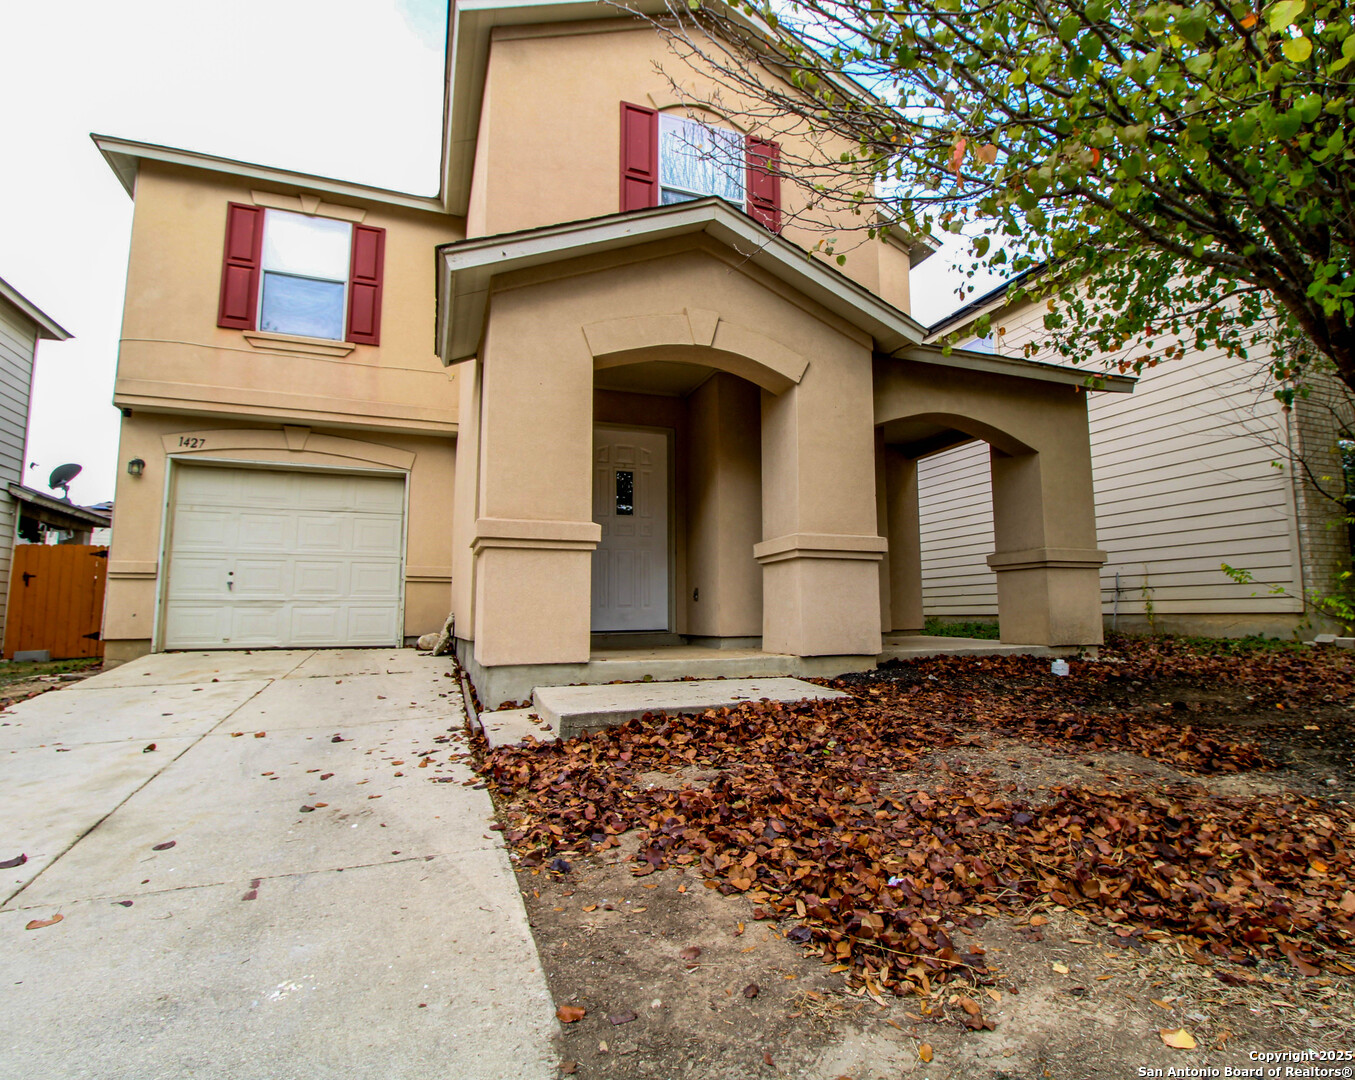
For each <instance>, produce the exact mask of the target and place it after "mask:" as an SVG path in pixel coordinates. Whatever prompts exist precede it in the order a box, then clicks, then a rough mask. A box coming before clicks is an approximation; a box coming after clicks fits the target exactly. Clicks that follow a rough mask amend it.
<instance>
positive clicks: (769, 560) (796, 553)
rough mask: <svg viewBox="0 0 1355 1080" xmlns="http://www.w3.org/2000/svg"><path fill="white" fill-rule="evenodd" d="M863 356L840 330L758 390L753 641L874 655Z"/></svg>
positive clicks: (876, 608) (870, 474)
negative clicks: (758, 602) (757, 637)
mask: <svg viewBox="0 0 1355 1080" xmlns="http://www.w3.org/2000/svg"><path fill="white" fill-rule="evenodd" d="M871 380H872V375H871V357H870V352H869V348H868V347H867V346H864V345H860V344H857V343H855V342H852V341H849V340H847V339H846V338H844V339H843V340H842V343H841V348H840V349H838V350H833V351H829V350H824V351H823V352H822V353H819V354H816V355H815V356H814V357H813V359H812V360H811V361H810V363H809V367H808V368H807V369H806V371H805V373H804V377H803V378H802V380H801V381H800V382H799V383H798V384H796V385H794V386H792V387H791V388H790V389H788V390H786V391H785V392H784V393H781V394H772V393H771V392H769V391H765V390H764V391H763V393H762V523H763V525H762V528H763V532H762V535H763V538H764V539H763V541H762V543H760V544H758V545H756V546H755V547H754V548H753V554H754V556H755V557H756V558H757V561H758V562H759V563H761V564H762V575H763V576H762V597H763V599H762V613H763V614H762V647H763V648H764V649H766V650H767V651H768V652H780V653H790V654H792V655H796V656H875V655H878V653H879V652H880V648H881V641H880V573H879V567H878V565H877V564H878V563H879V561H880V559H881V558H882V556H883V555H884V551H885V541H884V539H883V538H882V537H881V536H880V535H879V533H878V531H877V527H876V506H875V497H876V493H875V442H874V430H875V421H874V406H873V401H872V381H871Z"/></svg>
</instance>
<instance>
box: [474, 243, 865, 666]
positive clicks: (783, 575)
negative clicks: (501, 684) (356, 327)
mask: <svg viewBox="0 0 1355 1080" xmlns="http://www.w3.org/2000/svg"><path fill="white" fill-rule="evenodd" d="M462 370H463V372H464V374H463V376H462V408H461V428H460V431H459V434H458V461H459V462H461V463H462V467H461V469H460V470H459V472H458V484H457V491H456V500H457V502H456V511H455V516H454V522H453V525H454V529H456V530H458V531H460V530H462V529H463V528H464V529H465V530H466V532H465V539H464V542H462V541H460V540H454V547H456V548H457V550H458V551H463V552H465V555H463V557H462V563H461V565H460V570H459V572H458V570H457V569H456V568H454V579H455V581H459V584H454V589H455V591H456V597H457V599H456V603H457V608H456V610H457V635H458V637H459V638H461V639H462V640H463V642H465V643H467V644H470V643H471V642H473V645H472V648H473V656H474V661H475V663H476V664H477V665H478V666H479V667H481V668H484V669H488V668H499V669H508V668H515V669H519V673H520V674H522V676H523V678H526V677H527V676H526V673H525V671H522V669H525V668H527V667H532V668H535V667H539V666H542V665H553V666H558V667H557V670H556V671H555V672H553V673H548V672H545V671H541V672H539V673H535V672H534V673H533V674H532V678H535V679H536V680H537V681H538V682H540V681H541V680H542V679H552V678H553V679H554V680H555V681H561V680H564V681H568V676H569V674H570V672H569V671H568V670H566V669H567V667H568V666H570V665H581V664H585V663H587V662H588V661H589V659H590V655H591V652H592V648H593V647H594V645H595V632H600V633H625V632H631V631H643V632H649V633H657V634H668V635H672V636H675V637H681V638H685V639H687V640H688V641H691V642H693V643H696V644H703V645H724V644H734V645H739V646H749V645H759V644H760V647H761V649H762V651H764V652H766V653H776V654H788V655H792V656H798V657H842V658H844V662H843V664H842V665H841V667H842V669H844V670H845V669H847V668H849V667H852V666H854V665H855V663H856V662H857V661H863V662H864V659H865V658H869V659H871V660H873V658H874V656H875V655H877V654H878V652H879V650H880V640H881V639H880V619H879V616H880V609H879V604H878V594H879V585H878V563H879V561H880V559H881V558H882V556H883V551H884V546H885V545H884V540H883V539H882V538H881V537H880V535H879V533H878V531H877V528H876V516H875V483H874V439H873V434H872V423H871V418H872V399H871V376H872V372H871V340H870V338H869V336H868V335H866V334H864V333H862V332H860V331H858V330H856V329H854V328H853V327H851V326H850V325H849V324H847V323H846V322H844V321H843V320H841V319H838V318H836V317H834V316H832V315H831V314H829V313H827V312H826V311H823V310H821V309H818V308H817V307H816V305H815V304H814V303H813V302H811V301H809V300H807V299H806V298H804V297H803V296H797V295H796V294H794V293H793V292H792V291H791V290H788V289H787V288H786V287H785V285H784V284H782V283H779V282H775V281H772V280H771V279H770V277H767V276H764V275H762V274H761V272H760V271H758V270H757V268H756V267H753V266H750V265H749V264H748V262H747V260H746V259H745V258H741V257H740V256H739V254H738V253H737V252H733V251H731V250H730V249H729V248H727V247H725V246H723V245H718V244H714V243H712V242H711V241H710V240H709V239H707V238H704V237H695V238H692V239H691V240H684V241H683V242H682V243H681V244H667V245H665V246H663V247H656V248H655V249H651V250H650V251H648V252H645V253H644V257H640V258H637V257H636V255H635V254H632V253H627V254H626V256H625V258H624V259H623V258H620V257H617V256H609V257H608V258H606V259H600V260H594V261H589V262H587V263H582V262H581V263H576V264H574V265H571V266H568V267H566V266H558V267H551V268H550V272H549V273H546V272H543V271H531V272H530V273H525V274H523V275H522V276H521V277H520V278H516V279H511V280H509V281H508V282H507V283H506V284H505V285H503V286H502V287H496V289H495V290H494V291H493V292H492V293H491V295H490V296H489V297H488V317H487V319H486V324H485V332H484V339H483V342H482V344H481V348H480V355H479V357H478V358H477V359H476V360H474V361H473V362H471V363H468V364H465V365H463V368H462ZM632 436H634V437H632ZM639 436H646V438H645V439H641V438H639ZM642 442H643V443H644V444H645V445H647V446H648V447H649V448H650V449H649V450H648V451H646V453H648V454H649V457H648V461H649V466H648V467H649V468H650V473H649V481H655V480H658V479H662V480H664V481H665V482H666V491H665V492H664V493H663V495H662V496H657V495H654V493H653V492H650V493H649V494H650V495H651V496H652V497H651V498H650V499H649V503H648V505H649V507H650V509H651V511H656V510H659V509H662V510H666V511H667V513H666V515H662V516H664V517H665V520H664V521H663V522H662V524H659V523H658V520H657V519H658V516H659V515H656V514H651V515H650V518H649V520H650V522H651V524H653V525H654V526H655V527H656V528H662V529H665V530H666V531H667V542H666V547H664V548H663V549H662V550H661V549H660V548H659V547H657V546H654V545H651V546H649V547H648V549H647V554H646V552H641V553H640V555H641V557H647V558H649V560H650V564H651V568H652V567H653V566H654V563H655V560H658V561H660V562H661V563H662V565H663V567H664V570H665V572H666V575H667V576H666V578H660V577H654V576H650V577H644V576H638V577H637V576H636V575H635V574H634V572H633V567H634V564H635V555H636V553H635V552H634V551H630V552H622V553H621V554H620V555H619V556H618V555H616V552H615V551H609V547H608V545H607V544H606V542H605V539H606V538H605V537H604V528H606V529H608V530H614V529H618V528H620V527H622V526H625V527H627V528H629V529H630V532H631V535H630V537H628V541H627V542H630V541H632V540H634V539H635V538H636V535H635V534H636V533H637V532H638V531H639V530H638V529H636V528H633V527H634V526H638V524H639V522H637V521H636V519H637V518H638V517H640V516H641V515H640V514H639V513H638V512H637V511H639V510H640V509H641V502H642V500H641V498H640V496H641V495H643V494H645V493H644V492H642V490H641V488H640V486H639V485H640V484H641V483H642V482H644V481H643V478H642V476H641V475H640V473H641V471H642V470H640V469H639V468H637V467H631V466H633V465H637V464H638V463H639V457H638V456H637V455H639V454H640V453H641V450H640V445H641V443H642ZM659 448H662V449H664V450H666V451H667V455H666V456H667V458H668V460H667V461H665V462H664V463H663V464H662V465H661V466H659V465H655V462H654V456H653V455H654V454H655V453H656V452H657V451H658V450H659ZM471 454H473V455H474V457H473V458H469V457H468V456H469V455H471ZM618 454H620V455H622V456H625V461H620V460H619V458H618ZM468 460H474V461H475V462H476V468H475V471H474V473H473V474H472V473H470V472H469V471H468V470H466V469H465V463H467V461H468ZM656 470H657V471H656ZM463 478H465V479H463ZM467 481H470V482H469V483H468V482H467ZM467 522H469V523H470V526H469V527H466V525H465V523H467ZM651 539H653V537H651ZM600 552H601V554H599V553H600ZM607 558H611V559H612V564H611V568H612V570H613V571H615V572H614V573H612V576H611V577H610V578H608V579H605V580H604V578H603V577H602V574H603V571H604V569H606V564H605V562H604V560H605V559H607ZM627 560H629V565H630V567H631V569H629V570H628V569H627V568H626V566H624V565H622V564H625V563H627ZM627 575H629V576H627ZM646 581H648V583H649V584H650V586H651V587H652V589H662V590H663V591H664V592H665V594H666V600H667V604H666V607H665V606H664V605H655V604H653V603H651V604H650V605H649V608H648V613H647V615H645V616H644V617H643V618H641V619H640V620H639V621H628V620H627V619H624V618H616V617H615V616H616V610H615V609H616V606H617V605H616V604H614V603H613V602H612V601H613V599H614V592H609V591H608V590H614V588H615V587H617V586H628V587H630V586H634V587H640V586H643V585H644V583H645V582H646ZM632 591H634V590H633V589H632ZM604 594H605V595H604ZM650 599H651V601H652V600H653V596H652V595H651V597H650ZM599 612H602V613H603V614H604V615H605V616H606V621H603V622H601V623H599V622H598V615H599ZM504 677H505V678H506V677H507V674H506V673H505V675H504ZM514 677H516V676H514Z"/></svg>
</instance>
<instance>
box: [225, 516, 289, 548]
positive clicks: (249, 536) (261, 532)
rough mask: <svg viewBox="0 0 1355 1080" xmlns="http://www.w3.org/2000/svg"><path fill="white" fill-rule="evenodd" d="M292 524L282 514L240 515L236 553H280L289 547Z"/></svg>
mask: <svg viewBox="0 0 1355 1080" xmlns="http://www.w3.org/2000/svg"><path fill="white" fill-rule="evenodd" d="M292 532H293V529H292V522H291V518H290V517H289V516H288V515H287V514H284V513H276V514H257V513H244V514H241V515H240V519H239V532H238V534H237V535H238V539H237V540H236V542H235V544H234V545H233V546H234V547H235V549H236V550H237V551H282V550H285V549H286V548H288V547H290V546H291V545H290V543H289V542H290V541H291V533H292Z"/></svg>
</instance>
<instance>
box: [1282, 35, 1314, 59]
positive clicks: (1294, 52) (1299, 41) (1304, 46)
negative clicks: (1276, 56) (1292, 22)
mask: <svg viewBox="0 0 1355 1080" xmlns="http://www.w3.org/2000/svg"><path fill="white" fill-rule="evenodd" d="M1280 52H1282V53H1284V58H1285V59H1286V60H1288V61H1290V62H1291V63H1294V64H1301V63H1303V62H1304V61H1305V60H1307V59H1308V57H1310V56H1312V55H1313V43H1312V42H1311V41H1309V40H1308V39H1307V38H1306V37H1296V38H1290V39H1289V40H1288V41H1286V42H1285V43H1284V44H1283V45H1281V46H1280Z"/></svg>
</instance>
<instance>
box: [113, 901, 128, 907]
mask: <svg viewBox="0 0 1355 1080" xmlns="http://www.w3.org/2000/svg"><path fill="white" fill-rule="evenodd" d="M113 903H115V904H117V905H118V907H131V906H132V901H130V900H114V901H113Z"/></svg>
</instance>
